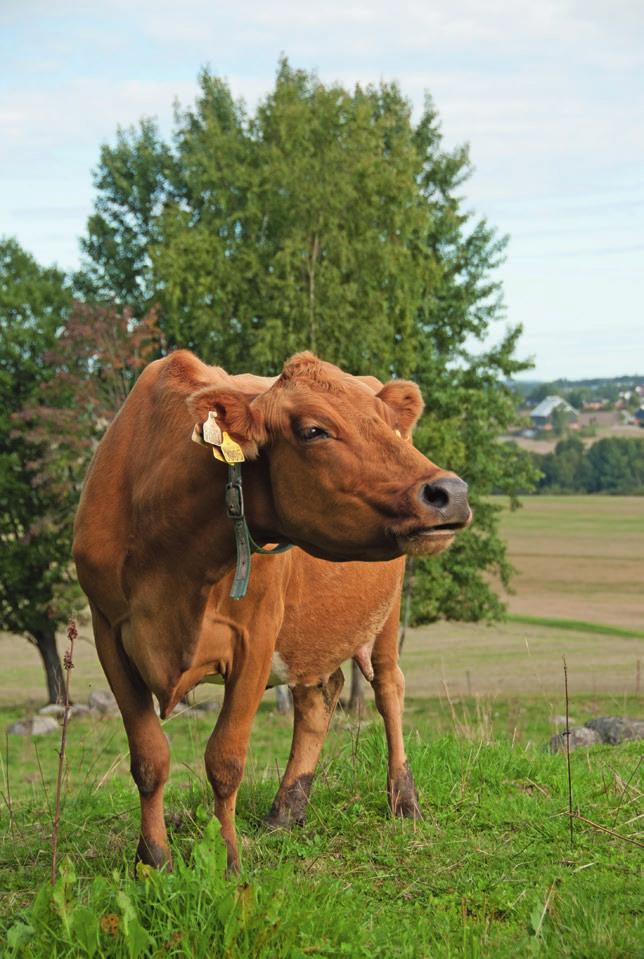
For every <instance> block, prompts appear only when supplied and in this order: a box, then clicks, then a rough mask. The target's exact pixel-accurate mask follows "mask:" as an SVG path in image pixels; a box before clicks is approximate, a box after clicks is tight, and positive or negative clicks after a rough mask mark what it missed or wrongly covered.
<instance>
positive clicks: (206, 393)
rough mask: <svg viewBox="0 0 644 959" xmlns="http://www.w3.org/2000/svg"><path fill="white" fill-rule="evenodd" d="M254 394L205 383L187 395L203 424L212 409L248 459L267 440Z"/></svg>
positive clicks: (196, 418) (195, 417)
mask: <svg viewBox="0 0 644 959" xmlns="http://www.w3.org/2000/svg"><path fill="white" fill-rule="evenodd" d="M254 399H255V397H253V396H248V394H246V393H241V392H240V391H239V390H231V389H226V388H225V387H224V388H222V389H217V388H213V387H212V386H206V387H204V388H203V389H201V390H197V392H196V393H192V395H191V396H189V397H188V399H187V403H188V409H189V410H190V412H191V414H192V417H193V419H194V420H195V422H196V423H198V424H199V425H200V426H201V425H202V424H203V423H205V421H206V420H207V419H208V414H209V413H210V412H211V411H212V412H214V413H216V414H217V424H218V425H219V427H220V428H221V430H222V431H223V432H224V433H228V435H229V436H230V437H231V438H232V439H233V440H235V442H236V443H238V444H239V445H240V446H241V448H242V450H243V453H244V456H245V457H246V459H254V458H255V457H256V456H257V454H258V452H259V448H260V447H261V446H263V445H264V443H266V440H267V433H266V428H265V426H264V417H263V415H262V412H261V410H259V409H258V408H257V406H256V405H254V403H253V400H254Z"/></svg>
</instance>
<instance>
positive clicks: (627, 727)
mask: <svg viewBox="0 0 644 959" xmlns="http://www.w3.org/2000/svg"><path fill="white" fill-rule="evenodd" d="M585 726H586V728H587V729H592V730H594V732H596V733H597V734H598V735H599V737H600V739H601V741H602V742H603V743H608V744H609V745H611V746H617V744H618V743H623V742H624V740H626V739H644V720H641V719H629V718H628V717H627V716H600V717H599V718H598V719H589V720H588V722H587V723H585Z"/></svg>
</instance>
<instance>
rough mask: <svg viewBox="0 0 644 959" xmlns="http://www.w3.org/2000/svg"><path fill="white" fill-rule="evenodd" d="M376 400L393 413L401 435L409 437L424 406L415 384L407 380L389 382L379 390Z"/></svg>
mask: <svg viewBox="0 0 644 959" xmlns="http://www.w3.org/2000/svg"><path fill="white" fill-rule="evenodd" d="M378 398H379V399H381V400H382V401H383V403H386V404H387V406H388V407H389V408H390V409H392V410H393V411H394V413H395V415H396V421H397V425H398V429H399V430H400V431H401V432H402V433H403V435H405V436H410V435H411V431H412V430H413V428H414V426H415V425H416V423H417V422H418V417H419V416H420V414H421V413H422V412H423V408H424V405H425V404H424V403H423V397H422V395H421V392H420V390H419V389H418V387H417V386H416V384H415V383H411V382H410V381H409V380H390V381H389V383H385V385H384V386H383V388H382V389H381V390H380V392H379V393H378Z"/></svg>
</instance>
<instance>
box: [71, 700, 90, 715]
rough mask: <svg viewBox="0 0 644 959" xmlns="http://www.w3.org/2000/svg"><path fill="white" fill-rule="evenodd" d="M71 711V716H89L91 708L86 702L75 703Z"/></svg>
mask: <svg viewBox="0 0 644 959" xmlns="http://www.w3.org/2000/svg"><path fill="white" fill-rule="evenodd" d="M69 712H70V715H71V716H88V715H89V713H90V708H89V706H86V705H85V703H74V705H73V706H72V707H71V709H70V711H69Z"/></svg>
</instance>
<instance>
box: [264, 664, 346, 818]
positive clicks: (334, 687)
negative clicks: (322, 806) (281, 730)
mask: <svg viewBox="0 0 644 959" xmlns="http://www.w3.org/2000/svg"><path fill="white" fill-rule="evenodd" d="M343 683H344V676H343V675H342V670H341V669H337V670H336V671H335V672H334V673H333V674H332V676H331V677H330V679H329V680H328V682H327V683H322V684H320V685H318V686H295V687H293V709H294V728H293V742H292V744H291V754H290V756H289V760H288V765H287V767H286V771H285V773H284V776H283V778H282V782H281V783H280V787H279V789H278V791H277V795H276V796H275V800H274V801H273V805H272V807H271V811H270V812H269V814H268V816H267V817H266V822H267V824H268V825H269V826H274V827H278V826H291V825H294V824H297V825H302V824H303V823H304V821H305V819H306V807H307V805H308V802H309V794H310V791H311V783H312V782H313V775H314V773H315V767H316V766H317V763H318V759H319V758H320V752H321V750H322V746H323V745H324V740H325V738H326V734H327V731H328V728H329V723H330V722H331V717H332V716H333V711H334V710H335V707H336V705H337V702H338V699H339V698H340V693H341V691H342V685H343Z"/></svg>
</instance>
